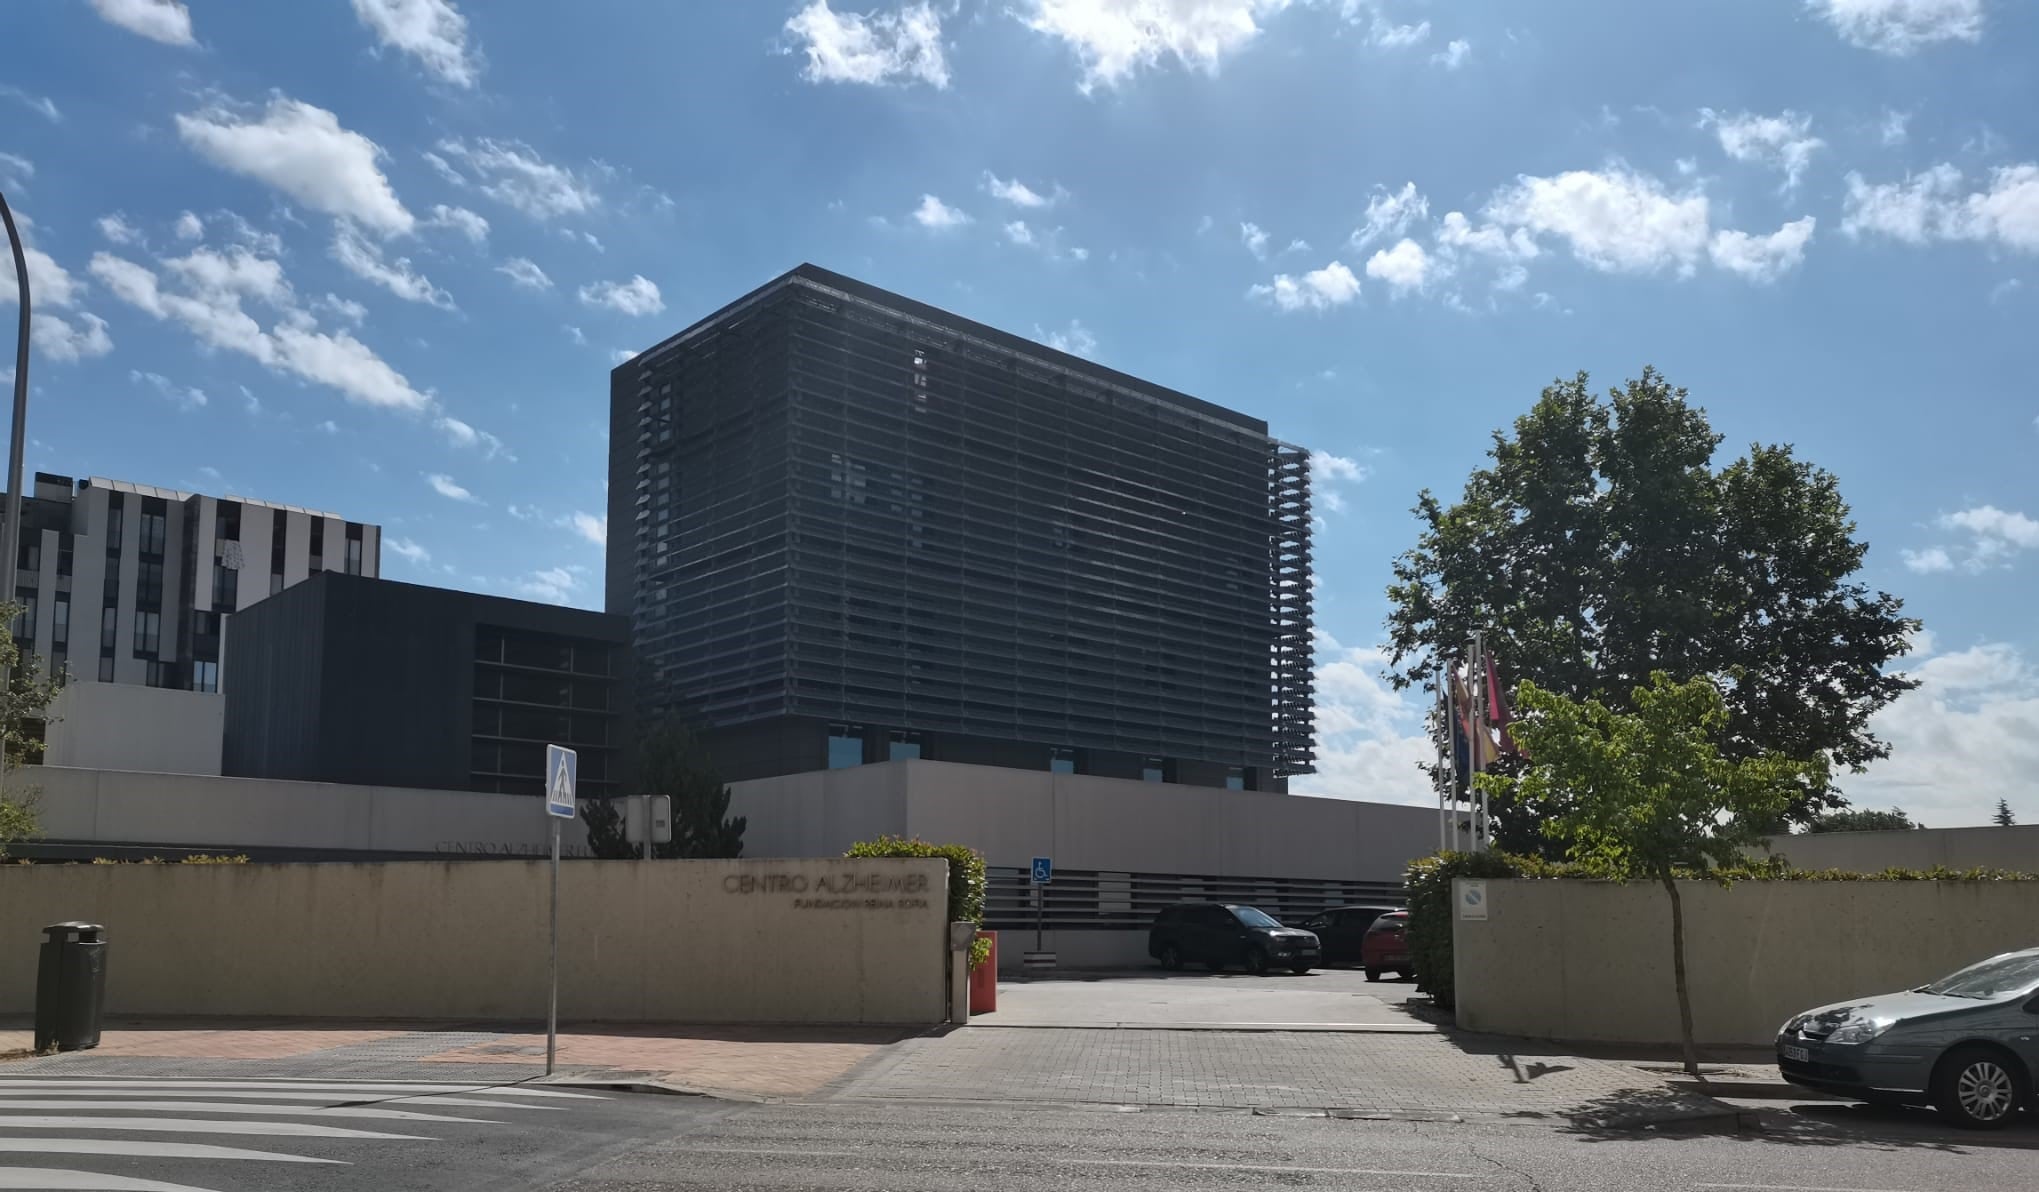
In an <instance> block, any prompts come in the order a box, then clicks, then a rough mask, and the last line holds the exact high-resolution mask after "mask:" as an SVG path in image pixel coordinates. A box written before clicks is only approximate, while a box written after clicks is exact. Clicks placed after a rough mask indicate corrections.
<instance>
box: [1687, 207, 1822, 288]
mask: <svg viewBox="0 0 2039 1192" xmlns="http://www.w3.org/2000/svg"><path fill="white" fill-rule="evenodd" d="M1816 223H1817V221H1816V220H1814V219H1813V217H1812V216H1810V215H1808V216H1806V217H1805V218H1804V219H1795V220H1793V221H1791V222H1790V223H1788V224H1785V225H1784V226H1783V227H1781V228H1778V229H1777V230H1776V231H1775V232H1772V233H1770V234H1769V235H1768V236H1752V235H1750V234H1749V233H1747V232H1739V231H1730V230H1722V231H1719V232H1715V233H1714V234H1713V241H1712V242H1711V243H1710V244H1708V245H1707V250H1706V251H1707V255H1708V256H1710V257H1711V258H1712V259H1713V263H1714V264H1715V265H1718V266H1720V267H1721V268H1722V269H1725V270H1727V271H1728V272H1730V273H1737V274H1740V275H1741V276H1743V277H1746V278H1748V279H1749V280H1750V281H1754V282H1765V283H1767V282H1772V281H1776V280H1777V279H1778V278H1779V277H1781V276H1783V275H1784V274H1786V273H1789V272H1791V271H1792V270H1793V269H1796V268H1798V267H1799V266H1800V265H1802V264H1804V263H1805V246H1806V242H1807V241H1810V240H1811V239H1812V232H1813V228H1814V226H1815V225H1816Z"/></svg>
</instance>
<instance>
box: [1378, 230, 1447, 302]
mask: <svg viewBox="0 0 2039 1192" xmlns="http://www.w3.org/2000/svg"><path fill="white" fill-rule="evenodd" d="M1440 268H1441V264H1440V262H1439V261H1438V260H1437V258H1435V257H1433V256H1431V255H1430V254H1429V253H1427V252H1425V251H1423V246H1422V245H1420V244H1418V243H1416V242H1415V241H1414V240H1410V239H1408V238H1407V237H1404V238H1403V239H1402V240H1400V241H1398V242H1397V243H1396V244H1395V246H1394V247H1393V248H1384V249H1382V250H1381V251H1379V252H1377V253H1375V254H1374V255H1373V256H1372V257H1371V258H1370V259H1369V260H1368V261H1367V263H1366V275H1367V276H1368V277H1371V278H1375V279H1377V280H1379V281H1384V282H1386V283H1388V286H1389V288H1390V289H1391V290H1392V291H1393V292H1394V293H1395V295H1396V296H1397V297H1400V296H1401V295H1403V294H1406V293H1410V292H1412V291H1416V290H1421V289H1423V288H1424V287H1425V286H1427V285H1429V284H1430V281H1431V279H1432V278H1433V277H1435V276H1436V275H1437V273H1438V271H1439V269H1440Z"/></svg>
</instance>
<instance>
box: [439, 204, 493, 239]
mask: <svg viewBox="0 0 2039 1192" xmlns="http://www.w3.org/2000/svg"><path fill="white" fill-rule="evenodd" d="M425 226H426V227H431V228H452V229H453V230H454V231H456V232H459V233H460V234H461V235H463V236H465V237H467V238H468V240H469V241H471V242H472V243H475V244H485V243H487V242H488V238H489V221H488V220H486V219H483V218H482V217H481V216H479V215H476V214H475V213H474V212H472V211H469V210H468V209H467V208H465V207H448V206H447V205H446V204H444V203H435V204H433V205H432V218H430V219H428V220H426V221H425Z"/></svg>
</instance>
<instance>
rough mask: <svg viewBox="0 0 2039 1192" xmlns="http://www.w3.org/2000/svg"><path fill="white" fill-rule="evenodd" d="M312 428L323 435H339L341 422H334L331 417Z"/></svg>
mask: <svg viewBox="0 0 2039 1192" xmlns="http://www.w3.org/2000/svg"><path fill="white" fill-rule="evenodd" d="M312 429H313V430H315V431H317V432H319V433H320V434H322V435H337V434H339V433H340V426H339V424H338V423H336V422H334V421H333V420H332V419H331V418H328V419H326V420H325V421H324V422H321V423H319V424H318V425H317V426H314V427H312Z"/></svg>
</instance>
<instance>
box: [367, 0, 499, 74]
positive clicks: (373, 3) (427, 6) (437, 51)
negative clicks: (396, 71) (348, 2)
mask: <svg viewBox="0 0 2039 1192" xmlns="http://www.w3.org/2000/svg"><path fill="white" fill-rule="evenodd" d="M354 15H355V16H357V17H359V18H361V23H362V24H363V25H366V26H368V28H369V29H371V30H373V31H374V33H375V36H376V38H377V40H379V41H380V42H381V43H382V44H383V45H385V46H389V47H391V48H392V49H396V50H400V51H402V52H403V53H406V54H409V55H410V56H411V57H413V58H416V59H417V60H418V63H419V64H420V65H422V66H423V67H424V68H425V69H426V70H428V71H431V72H432V73H433V74H435V75H437V76H438V77H439V78H441V79H444V80H445V81H446V82H449V83H451V84H453V85H454V86H456V87H472V86H474V82H475V76H476V75H478V74H479V73H480V67H479V66H478V65H477V64H476V62H475V59H474V57H473V55H472V54H471V53H470V52H469V50H468V46H467V18H466V17H464V16H462V15H461V14H460V10H459V9H457V8H455V7H453V5H452V4H451V3H450V0H354Z"/></svg>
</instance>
